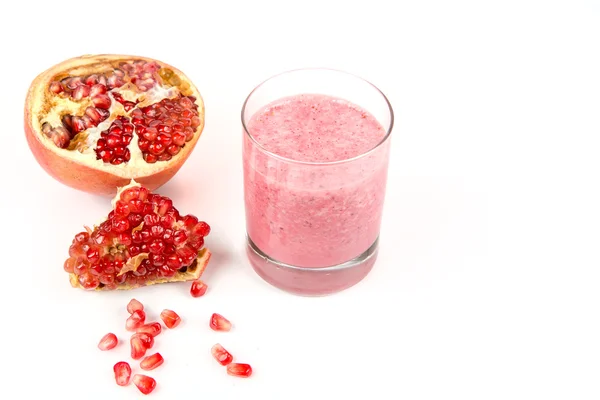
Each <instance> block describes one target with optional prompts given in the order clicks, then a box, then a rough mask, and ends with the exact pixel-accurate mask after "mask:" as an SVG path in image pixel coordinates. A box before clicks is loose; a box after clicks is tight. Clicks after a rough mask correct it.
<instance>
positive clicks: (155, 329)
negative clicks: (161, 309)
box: [136, 322, 162, 336]
mask: <svg viewBox="0 0 600 400" xmlns="http://www.w3.org/2000/svg"><path fill="white" fill-rule="evenodd" d="M161 331H162V326H161V325H160V324H159V323H158V322H151V323H149V324H146V325H142V326H140V327H139V328H137V331H136V332H137V333H147V334H148V335H151V336H158V335H159V334H160V332H161Z"/></svg>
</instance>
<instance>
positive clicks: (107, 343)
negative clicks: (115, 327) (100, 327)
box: [98, 333, 119, 351]
mask: <svg viewBox="0 0 600 400" xmlns="http://www.w3.org/2000/svg"><path fill="white" fill-rule="evenodd" d="M117 343H119V340H118V339H117V336H116V335H115V334H114V333H107V334H106V335H104V336H102V339H100V343H98V348H99V349H100V350H102V351H106V350H111V349H114V348H115V347H117Z"/></svg>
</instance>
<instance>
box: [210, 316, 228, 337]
mask: <svg viewBox="0 0 600 400" xmlns="http://www.w3.org/2000/svg"><path fill="white" fill-rule="evenodd" d="M210 327H211V329H212V330H213V331H222V332H229V331H230V330H231V322H229V320H228V319H227V318H225V317H224V316H222V315H221V314H217V313H214V314H213V315H212V316H211V317H210Z"/></svg>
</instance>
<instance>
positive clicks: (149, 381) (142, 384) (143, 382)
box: [133, 374, 156, 394]
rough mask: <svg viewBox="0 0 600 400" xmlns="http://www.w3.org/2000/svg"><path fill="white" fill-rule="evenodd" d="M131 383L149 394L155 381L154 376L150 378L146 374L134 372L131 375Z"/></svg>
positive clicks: (154, 385)
mask: <svg viewBox="0 0 600 400" xmlns="http://www.w3.org/2000/svg"><path fill="white" fill-rule="evenodd" d="M133 384H134V385H135V386H137V388H138V389H139V390H140V392H142V393H143V394H150V393H152V391H153V390H154V388H155V387H156V381H155V380H154V378H151V377H149V376H146V375H141V374H136V375H134V376H133Z"/></svg>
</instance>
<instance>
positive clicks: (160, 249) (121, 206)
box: [63, 181, 211, 331]
mask: <svg viewBox="0 0 600 400" xmlns="http://www.w3.org/2000/svg"><path fill="white" fill-rule="evenodd" d="M112 205H113V209H112V211H110V213H109V214H108V217H107V218H106V220H105V221H104V222H102V223H101V224H100V225H98V226H95V227H94V229H90V228H87V229H86V231H84V232H80V233H78V234H76V235H75V238H74V239H73V242H72V244H71V247H70V248H69V256H70V257H69V258H68V259H67V260H66V261H65V263H64V266H63V268H64V269H65V270H66V271H67V272H69V279H70V282H71V285H72V286H73V287H77V288H82V289H86V290H114V289H133V288H136V287H140V286H146V285H152V284H156V283H165V282H177V281H195V280H197V279H198V278H199V277H200V275H202V272H203V271H204V268H205V267H206V265H207V263H208V261H209V259H210V256H211V253H210V251H209V250H208V249H207V248H205V247H204V236H202V233H204V232H205V230H204V225H205V224H206V223H205V222H203V221H199V220H198V218H196V217H195V216H193V215H181V214H180V213H179V211H178V210H177V209H176V208H175V207H174V206H173V202H172V201H171V199H169V198H168V197H164V196H160V195H158V194H154V193H151V192H150V191H149V190H148V189H147V188H145V187H143V186H141V185H140V184H139V183H137V182H135V181H134V182H131V183H130V184H129V185H128V186H125V187H123V188H121V189H120V190H119V192H118V194H117V196H116V197H115V198H114V199H113V203H112ZM176 237H178V238H179V239H178V240H176V239H175V238H176ZM138 303H139V302H135V301H133V300H132V301H131V302H130V303H129V305H128V306H127V310H128V311H129V312H130V313H131V316H130V317H129V319H128V320H127V330H130V331H135V330H136V329H137V328H139V327H140V326H142V325H143V324H144V321H145V314H144V311H143V305H142V304H141V303H139V304H138ZM142 316H144V318H142Z"/></svg>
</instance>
